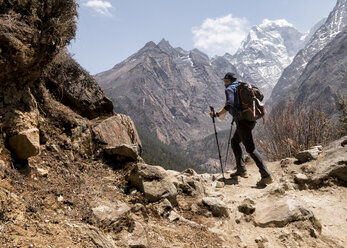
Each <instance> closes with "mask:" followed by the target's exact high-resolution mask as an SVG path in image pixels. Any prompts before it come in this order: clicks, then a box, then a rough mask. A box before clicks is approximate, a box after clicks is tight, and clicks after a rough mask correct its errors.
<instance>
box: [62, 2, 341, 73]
mask: <svg viewBox="0 0 347 248" xmlns="http://www.w3.org/2000/svg"><path fill="white" fill-rule="evenodd" d="M78 3H79V18H78V31H77V36H76V39H75V40H73V41H72V42H71V45H70V46H69V51H70V52H71V53H72V54H73V57H74V58H75V59H76V60H77V61H78V62H79V63H80V64H81V65H82V66H83V67H84V68H85V69H86V70H87V71H89V72H90V73H91V74H95V73H98V72H101V71H105V70H108V69H110V68H112V67H113V66H114V65H115V64H117V63H119V62H121V61H123V60H124V59H126V58H127V57H129V56H130V55H132V54H133V53H135V52H136V51H138V50H139V49H141V48H142V47H143V46H144V45H145V44H146V43H147V42H148V41H154V42H155V43H157V42H159V41H160V40H161V39H162V38H165V39H166V40H168V41H169V42H170V44H171V45H172V46H173V47H182V48H183V49H185V50H190V49H193V48H198V49H200V50H202V51H204V52H205V53H207V54H209V55H210V56H213V55H223V54H224V53H225V52H229V53H233V52H234V51H235V50H236V49H237V47H238V46H239V44H240V42H241V41H242V39H243V38H244V37H245V35H247V32H248V31H249V28H250V27H251V26H254V25H259V24H261V23H262V22H263V20H264V19H269V20H277V19H285V20H287V21H288V22H289V23H291V24H293V25H294V26H295V27H296V28H297V29H298V30H299V31H301V32H306V31H308V30H309V29H310V28H311V27H312V26H313V25H314V24H315V23H316V22H318V21H319V20H320V19H322V18H324V17H327V16H328V15H329V13H330V12H331V11H332V10H333V8H334V6H335V4H336V0H171V1H169V0H79V1H78Z"/></svg>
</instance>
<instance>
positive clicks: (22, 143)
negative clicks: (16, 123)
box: [8, 128, 40, 160]
mask: <svg viewBox="0 0 347 248" xmlns="http://www.w3.org/2000/svg"><path fill="white" fill-rule="evenodd" d="M8 142H9V146H10V148H11V151H12V152H14V154H15V156H16V157H17V158H18V159H21V160H24V159H27V158H29V157H32V156H36V155H38V154H39V153H40V132H39V130H38V129H37V128H32V129H28V130H25V131H22V132H20V133H18V134H17V135H14V136H12V137H10V138H9V140H8Z"/></svg>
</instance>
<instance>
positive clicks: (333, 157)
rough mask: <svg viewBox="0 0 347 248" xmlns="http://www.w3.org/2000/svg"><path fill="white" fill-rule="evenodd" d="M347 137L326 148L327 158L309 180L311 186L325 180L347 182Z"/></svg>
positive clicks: (318, 163) (320, 162)
mask: <svg viewBox="0 0 347 248" xmlns="http://www.w3.org/2000/svg"><path fill="white" fill-rule="evenodd" d="M346 140H347V136H344V137H342V138H341V139H339V140H336V141H334V142H332V143H330V144H329V145H328V146H327V147H326V148H325V156H324V157H323V158H322V159H320V160H319V161H318V162H317V164H316V165H315V166H316V167H317V169H316V172H315V173H314V175H312V177H311V178H310V179H309V180H308V183H310V184H320V183H321V182H322V181H323V180H325V179H327V178H329V177H334V178H338V179H339V180H341V181H343V182H347V156H346V154H347V146H345V145H344V142H345V141H346Z"/></svg>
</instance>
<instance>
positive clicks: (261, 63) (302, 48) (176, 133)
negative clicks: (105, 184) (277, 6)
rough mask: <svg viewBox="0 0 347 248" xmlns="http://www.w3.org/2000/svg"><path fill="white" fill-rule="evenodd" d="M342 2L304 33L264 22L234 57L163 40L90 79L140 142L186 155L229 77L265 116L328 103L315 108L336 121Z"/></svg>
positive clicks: (204, 130)
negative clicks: (259, 103)
mask: <svg viewBox="0 0 347 248" xmlns="http://www.w3.org/2000/svg"><path fill="white" fill-rule="evenodd" d="M346 2H347V0H338V1H337V4H336V6H335V8H334V9H333V11H332V12H331V13H330V15H329V17H328V18H325V19H323V20H320V21H319V22H317V24H316V25H314V26H313V27H312V28H311V30H310V31H309V32H307V33H301V32H299V31H298V30H297V29H295V27H294V26H293V25H291V24H290V23H288V22H287V21H285V20H275V21H270V20H264V21H263V23H262V24H260V25H259V26H255V27H252V28H251V30H250V32H249V34H248V36H247V38H246V39H245V40H244V41H243V43H242V45H241V46H240V48H239V49H238V51H237V52H236V53H235V54H234V55H230V54H225V55H224V56H215V57H213V58H210V57H209V56H208V55H206V54H204V53H203V52H201V51H199V50H198V49H193V50H190V51H187V50H184V49H183V48H180V47H178V48H173V47H172V46H171V45H170V43H169V42H168V41H167V40H165V39H162V40H161V41H160V42H159V43H157V44H155V43H154V42H148V43H147V44H146V45H145V46H144V47H143V48H142V49H140V50H139V51H138V52H136V53H135V54H133V55H131V56H130V57H129V58H127V59H126V60H124V61H123V62H121V63H119V64H117V65H115V66H114V67H113V68H112V69H110V70H108V71H105V72H101V73H99V74H97V75H95V79H96V80H97V81H98V83H99V84H100V85H101V86H102V88H103V89H104V91H105V93H106V95H107V96H108V97H109V98H110V99H111V100H112V102H113V104H114V108H115V111H116V112H118V113H126V114H127V115H129V116H130V117H131V118H132V119H133V120H134V122H135V125H136V127H137V129H138V131H139V134H140V136H141V133H142V134H146V136H148V135H150V136H153V137H155V138H157V139H158V140H159V141H160V142H162V143H163V144H169V145H173V146H175V147H183V148H185V150H187V149H186V148H187V146H195V147H202V146H200V145H192V143H191V142H199V140H203V138H204V137H207V136H209V135H210V134H211V133H212V132H213V127H212V122H211V119H210V117H209V116H208V112H209V106H211V105H212V106H214V107H216V109H219V108H221V107H222V106H223V101H224V98H225V96H224V85H223V81H222V80H221V78H222V77H223V76H224V74H225V73H226V72H229V71H233V72H235V73H236V75H237V76H238V79H239V80H241V81H247V82H250V83H254V84H257V85H258V86H259V87H260V88H261V89H262V91H263V92H264V94H265V97H266V98H267V99H268V100H267V105H268V106H269V107H270V108H271V107H273V106H275V104H278V103H279V102H281V100H283V99H284V98H287V97H292V98H293V99H294V100H295V102H296V103H298V104H299V103H300V104H306V105H310V104H315V103H314V102H313V101H317V99H321V98H322V97H324V99H328V100H326V101H325V102H324V101H322V102H321V103H320V104H323V105H326V106H328V107H325V108H324V110H326V111H328V112H329V113H336V112H337V110H336V106H335V103H334V102H335V101H336V99H338V98H339V97H340V96H341V94H342V93H343V92H345V90H340V91H339V89H340V88H346V87H345V81H343V80H345V77H346V76H345V75H346V73H345V72H346V66H345V65H346V63H345V60H344V54H345V53H344V47H345V44H344V43H345V40H346V39H344V36H343V34H344V32H342V31H343V29H344V27H345V24H346V22H347V21H346V13H347V11H346ZM340 33H341V34H340ZM339 34H340V35H339ZM335 38H336V39H335ZM328 44H329V45H328ZM336 53H339V56H335V54H336ZM336 66H338V67H336ZM327 70H328V71H327ZM335 75H336V77H335ZM317 78H319V79H320V80H318V81H317ZM326 82H329V85H324V84H326ZM317 86H318V87H317ZM342 95H343V94H342ZM229 128H230V124H229V122H228V121H224V122H218V123H217V130H218V131H221V130H225V129H229ZM143 136H144V135H143ZM143 143H144V146H145V143H146V141H144V142H143ZM188 150H189V149H188ZM197 152H199V151H197Z"/></svg>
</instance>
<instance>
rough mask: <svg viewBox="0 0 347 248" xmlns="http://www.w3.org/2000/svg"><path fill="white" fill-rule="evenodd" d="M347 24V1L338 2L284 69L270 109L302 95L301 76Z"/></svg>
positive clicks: (274, 90)
mask: <svg viewBox="0 0 347 248" xmlns="http://www.w3.org/2000/svg"><path fill="white" fill-rule="evenodd" d="M346 24H347V0H338V1H337V4H336V6H335V8H334V9H333V11H332V12H331V13H330V14H329V16H328V18H327V19H326V21H325V23H324V24H323V25H322V26H320V27H319V28H318V30H317V31H316V32H315V33H314V35H313V36H312V37H311V38H310V40H309V42H308V43H307V44H306V46H305V47H304V48H303V49H302V50H300V51H299V52H298V54H297V55H296V56H295V58H294V59H293V62H292V63H291V64H290V65H289V66H288V67H286V68H285V69H284V71H283V73H282V75H281V77H280V79H279V80H278V82H277V84H276V85H275V87H274V88H273V91H272V94H271V97H270V99H269V101H267V105H268V106H269V107H273V106H276V104H278V103H280V102H282V101H288V99H290V98H292V99H295V97H296V95H299V94H300V93H299V88H300V84H301V82H302V80H299V78H300V77H301V76H302V77H305V75H304V74H305V68H306V67H307V66H308V64H309V63H310V61H311V60H312V59H313V58H314V57H315V55H317V53H319V52H320V51H321V50H322V49H324V48H325V47H327V45H328V44H329V43H330V42H331V41H332V40H334V38H335V37H336V36H337V35H338V34H339V33H340V32H341V31H342V30H343V29H344V28H345V26H346ZM327 49H328V48H327ZM321 62H325V61H321ZM330 62H331V63H333V64H334V61H331V60H330ZM301 89H302V88H301ZM308 94H310V93H308ZM308 94H306V95H308ZM312 94H315V92H312ZM301 95H302V94H301Z"/></svg>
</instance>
